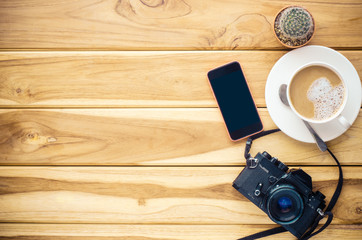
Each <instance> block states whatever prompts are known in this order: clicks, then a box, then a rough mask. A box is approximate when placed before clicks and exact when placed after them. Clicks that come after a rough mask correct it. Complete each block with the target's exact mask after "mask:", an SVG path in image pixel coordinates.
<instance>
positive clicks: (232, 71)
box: [207, 62, 263, 141]
mask: <svg viewBox="0 0 362 240" xmlns="http://www.w3.org/2000/svg"><path fill="white" fill-rule="evenodd" d="M207 76H208V78H209V82H210V85H211V88H212V91H213V93H214V96H215V98H216V101H217V103H218V105H219V109H220V111H221V114H222V116H223V118H224V122H225V125H226V128H227V130H228V132H229V136H230V138H231V140H233V141H237V140H240V139H243V138H246V137H248V136H251V135H253V134H256V133H259V132H261V131H263V124H262V122H261V119H260V116H259V114H258V110H257V108H256V106H255V103H254V100H253V97H252V95H251V92H250V89H249V86H248V83H247V82H246V79H245V76H244V74H243V71H242V70H241V67H240V64H239V63H238V62H232V63H229V64H226V65H224V66H221V67H218V68H216V69H213V70H211V71H210V72H208V74H207Z"/></svg>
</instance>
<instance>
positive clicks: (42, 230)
mask: <svg viewBox="0 0 362 240" xmlns="http://www.w3.org/2000/svg"><path fill="white" fill-rule="evenodd" d="M271 227H274V225H126V224H122V225H115V224H112V225H107V224H7V223H3V224H0V239H7V240H11V239H22V240H49V239H55V238H56V239H61V240H62V239H67V240H83V239H84V240H96V239H124V240H156V239H159V240H162V239H163V240H195V236H197V239H198V240H220V239H223V240H235V239H238V238H240V237H243V236H247V235H249V234H253V233H256V232H259V231H264V230H267V229H269V228H271ZM361 234H362V226H361V225H331V226H329V227H328V228H327V229H326V230H324V231H323V232H322V233H320V234H319V235H318V237H317V239H319V240H333V239H341V238H343V239H346V240H359V239H360V236H361ZM265 239H266V240H268V239H269V240H272V239H275V236H270V237H267V238H265ZM278 239H281V240H287V239H290V240H292V239H295V238H294V237H293V236H292V235H291V234H290V233H288V232H285V233H281V234H278Z"/></svg>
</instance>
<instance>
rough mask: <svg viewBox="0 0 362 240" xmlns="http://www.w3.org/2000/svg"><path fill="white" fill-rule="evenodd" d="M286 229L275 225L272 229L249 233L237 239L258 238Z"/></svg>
mask: <svg viewBox="0 0 362 240" xmlns="http://www.w3.org/2000/svg"><path fill="white" fill-rule="evenodd" d="M286 231H287V230H286V229H285V228H283V227H276V228H272V229H268V230H265V231H262V232H258V233H255V234H253V235H249V236H247V237H243V238H239V239H238V240H254V239H258V238H262V237H266V236H270V235H274V234H277V233H282V232H286Z"/></svg>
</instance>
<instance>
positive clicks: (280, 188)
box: [233, 152, 326, 238]
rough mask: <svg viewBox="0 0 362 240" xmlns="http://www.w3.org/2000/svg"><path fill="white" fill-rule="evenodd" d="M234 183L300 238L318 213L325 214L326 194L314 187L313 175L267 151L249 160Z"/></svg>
mask: <svg viewBox="0 0 362 240" xmlns="http://www.w3.org/2000/svg"><path fill="white" fill-rule="evenodd" d="M248 161H249V163H250V164H248V166H246V167H245V168H244V169H243V170H242V172H241V173H240V174H239V176H238V177H237V178H236V179H235V181H234V183H233V187H234V188H235V189H236V190H238V191H239V192H240V193H241V194H243V195H244V196H245V197H246V198H248V199H249V200H250V201H251V202H253V203H254V204H255V205H256V206H258V207H259V208H260V209H261V210H263V211H264V212H265V213H266V214H268V216H269V218H270V219H271V220H273V221H274V222H276V223H278V224H280V225H282V226H283V227H284V228H285V229H286V230H288V231H289V232H291V233H292V234H293V235H294V236H296V237H297V238H301V237H302V236H303V235H304V233H305V232H306V231H307V230H308V229H309V228H310V227H311V225H312V224H313V222H314V221H315V219H316V218H317V217H318V215H322V214H323V211H322V210H323V209H324V208H325V206H326V205H325V200H324V198H325V196H324V195H323V194H322V193H320V192H319V191H317V192H313V191H312V178H311V177H310V176H309V175H308V174H307V173H305V172H304V171H303V170H301V169H292V170H288V169H289V168H288V167H287V166H286V165H285V164H283V163H282V162H280V161H279V160H278V159H277V158H274V157H271V156H270V155H269V154H268V153H267V152H263V153H262V154H261V153H258V154H257V155H256V156H255V157H254V158H251V159H249V160H248Z"/></svg>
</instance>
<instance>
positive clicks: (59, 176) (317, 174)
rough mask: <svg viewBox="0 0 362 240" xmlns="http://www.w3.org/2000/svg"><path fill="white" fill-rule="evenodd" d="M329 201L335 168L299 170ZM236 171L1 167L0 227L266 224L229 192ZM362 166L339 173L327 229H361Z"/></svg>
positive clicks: (244, 201) (258, 213) (253, 208)
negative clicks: (340, 184)
mask: <svg viewBox="0 0 362 240" xmlns="http://www.w3.org/2000/svg"><path fill="white" fill-rule="evenodd" d="M303 169H304V170H305V171H306V172H307V173H308V174H310V175H311V177H312V179H313V185H314V190H320V191H321V192H322V193H323V194H325V195H326V197H327V198H326V199H327V200H329V199H330V198H331V196H332V194H333V192H334V190H335V187H336V184H337V179H338V170H337V168H336V167H304V168H303ZM241 170H242V168H241V167H19V166H18V167H0V180H1V185H0V222H22V223H27V222H28V223H125V224H272V221H271V220H269V218H268V217H267V216H266V214H265V213H264V212H263V211H261V210H260V209H258V207H256V206H254V205H253V204H252V203H251V202H250V201H248V200H247V199H246V198H245V197H243V196H242V195H241V194H240V193H239V192H237V191H236V190H235V189H234V188H233V187H232V182H233V180H234V179H235V178H236V177H237V175H238V174H239V172H240V171H241ZM361 171H362V167H344V168H343V173H344V174H343V175H344V185H343V191H342V194H341V196H340V198H339V200H338V203H337V204H336V206H335V208H334V210H333V212H334V220H333V224H361V223H362V217H361V200H362V191H360V190H361V187H362V175H361V174H360V173H361Z"/></svg>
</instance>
